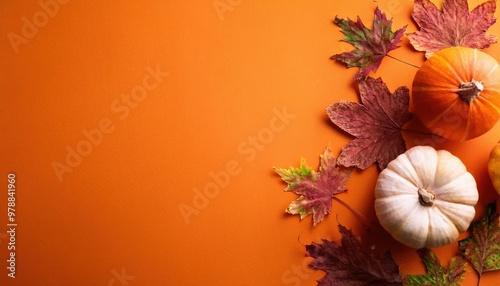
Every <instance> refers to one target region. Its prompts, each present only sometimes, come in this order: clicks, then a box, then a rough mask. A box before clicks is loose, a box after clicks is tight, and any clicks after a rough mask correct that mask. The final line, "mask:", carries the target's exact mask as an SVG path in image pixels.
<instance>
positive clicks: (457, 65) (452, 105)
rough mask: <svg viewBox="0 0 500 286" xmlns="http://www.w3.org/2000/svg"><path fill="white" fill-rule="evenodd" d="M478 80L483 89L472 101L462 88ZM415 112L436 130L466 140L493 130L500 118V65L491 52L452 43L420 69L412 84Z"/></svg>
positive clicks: (421, 119) (446, 136)
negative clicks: (460, 90) (460, 94)
mask: <svg viewBox="0 0 500 286" xmlns="http://www.w3.org/2000/svg"><path fill="white" fill-rule="evenodd" d="M473 80H474V81H477V82H480V83H481V84H482V86H483V87H484V89H483V91H481V92H480V93H479V95H478V96H477V97H476V98H474V99H473V100H472V101H471V102H470V103H467V102H466V101H464V100H463V99H462V98H461V97H460V96H459V95H458V91H459V89H460V86H461V84H462V83H466V82H471V81H473ZM412 102H413V107H414V108H413V112H414V113H415V116H417V117H418V119H419V120H420V121H421V122H422V123H423V124H424V125H425V126H426V127H427V128H428V129H429V130H431V131H432V132H433V133H435V134H438V135H440V136H442V137H444V138H446V139H449V140H456V141H463V140H468V139H472V138H475V137H477V136H480V135H482V134H484V133H485V132H487V131H488V130H490V129H491V128H492V127H493V126H494V125H495V123H496V122H497V121H498V119H499V118H500V68H499V66H498V63H497V61H496V60H495V59H494V58H493V57H491V56H490V55H488V54H486V53H484V52H481V51H478V50H476V49H471V48H464V47H452V48H446V49H443V50H441V51H439V52H437V53H435V54H434V55H433V56H432V57H430V58H429V59H428V60H426V61H425V62H424V64H423V65H422V66H421V67H420V68H419V70H418V71H417V73H416V75H415V78H414V80H413V86H412Z"/></svg>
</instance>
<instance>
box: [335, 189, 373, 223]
mask: <svg viewBox="0 0 500 286" xmlns="http://www.w3.org/2000/svg"><path fill="white" fill-rule="evenodd" d="M333 199H334V200H336V201H337V202H339V203H341V204H342V205H343V206H345V207H346V208H348V209H349V210H350V211H352V212H353V213H354V214H355V215H357V216H358V218H360V219H361V220H362V221H363V223H364V224H365V225H367V226H368V225H375V226H376V227H379V228H382V226H381V225H380V224H379V223H378V222H374V221H370V220H369V219H368V218H367V217H366V216H365V215H364V214H362V213H361V212H359V211H358V210H357V209H355V208H353V207H351V206H350V205H349V204H348V203H346V202H344V201H343V200H341V199H339V198H338V197H337V196H333Z"/></svg>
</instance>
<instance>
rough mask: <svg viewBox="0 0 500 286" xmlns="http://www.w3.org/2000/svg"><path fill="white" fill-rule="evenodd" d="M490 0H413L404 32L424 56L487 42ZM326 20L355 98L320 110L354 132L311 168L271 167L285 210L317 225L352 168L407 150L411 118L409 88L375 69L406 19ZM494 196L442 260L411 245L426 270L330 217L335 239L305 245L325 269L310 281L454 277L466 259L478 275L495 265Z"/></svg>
mask: <svg viewBox="0 0 500 286" xmlns="http://www.w3.org/2000/svg"><path fill="white" fill-rule="evenodd" d="M495 9H496V2H495V0H487V1H486V2H484V3H482V4H480V5H478V6H477V7H475V8H473V9H472V10H470V9H469V5H468V2H467V0H444V1H443V4H442V7H441V9H439V8H438V7H437V6H436V5H434V4H433V3H432V2H431V1H430V0H414V5H413V12H412V13H411V17H412V19H413V20H414V22H415V24H416V26H417V28H418V30H417V31H414V32H410V33H407V34H406V37H407V39H408V40H409V42H410V44H411V45H412V46H413V48H414V49H415V50H416V51H419V52H423V53H425V57H426V58H429V57H430V56H431V55H432V54H433V53H435V52H437V51H439V50H441V49H444V48H447V47H453V46H462V47H470V48H475V49H483V48H487V47H489V46H490V45H492V44H494V43H496V42H497V37H496V36H494V35H489V34H487V30H488V28H489V27H491V26H492V25H493V24H494V23H495V21H496V18H495V16H494V13H495ZM334 24H335V25H337V26H338V27H340V28H341V32H342V33H343V34H344V36H345V37H344V38H343V39H341V40H342V41H344V42H346V43H349V44H351V45H352V46H353V47H354V50H352V51H350V52H344V53H341V54H336V55H333V56H332V59H333V60H336V61H339V62H342V63H344V64H345V65H346V67H347V68H353V67H354V68H358V69H359V70H358V72H357V73H356V75H355V79H356V80H357V82H358V85H359V97H360V102H359V103H358V102H348V101H344V100H341V101H340V102H337V103H334V104H331V105H330V106H328V107H327V108H326V114H327V115H328V117H329V118H330V120H331V121H332V122H333V124H335V125H336V126H337V127H338V128H339V129H341V130H343V131H344V132H346V133H347V134H349V135H351V136H352V137H354V138H353V139H352V140H351V141H350V142H349V143H348V144H346V145H345V146H344V147H342V149H341V151H340V155H339V156H338V158H335V156H334V153H333V151H332V150H331V149H330V148H329V147H327V148H326V149H325V151H324V152H323V154H322V155H321V156H320V166H319V169H318V171H316V170H314V169H313V168H312V167H310V166H309V165H308V164H307V163H306V161H305V160H304V159H302V160H301V161H300V165H299V167H298V168H294V167H290V168H274V169H275V171H276V172H277V173H278V174H279V176H280V177H281V179H282V180H283V181H284V182H285V183H286V184H287V186H286V188H285V191H287V192H292V193H294V194H296V195H298V198H297V199H296V200H294V201H292V202H291V203H290V205H289V206H288V207H287V208H286V210H285V211H286V212H287V213H289V214H293V215H299V216H300V219H303V218H305V217H306V216H308V215H311V216H312V221H313V225H314V226H315V225H317V224H318V223H320V222H321V221H323V220H324V219H325V217H326V216H327V215H328V214H330V213H331V211H332V201H333V200H335V199H337V200H338V197H337V196H338V195H340V194H342V193H343V192H346V191H347V188H346V187H345V184H346V183H347V182H348V180H349V179H350V177H351V174H352V172H353V170H354V169H356V168H357V169H359V170H365V169H366V168H368V167H369V166H371V165H372V164H377V166H378V169H379V170H383V169H384V168H385V167H386V166H387V164H388V163H389V162H391V161H392V160H393V159H395V158H396V157H397V156H398V155H400V154H402V153H404V152H405V151H406V150H407V147H406V143H405V141H404V138H403V135H402V129H403V126H404V125H405V124H406V123H407V122H408V121H410V120H411V119H412V117H413V114H412V113H411V112H410V111H409V101H410V95H409V89H408V88H407V87H405V86H401V87H398V88H396V89H395V90H394V91H393V92H391V91H390V90H389V88H388V87H387V85H386V84H385V83H384V82H383V80H382V79H381V78H372V77H370V74H371V73H376V72H377V70H378V68H379V67H380V65H381V63H382V62H383V60H384V59H385V58H386V57H388V56H389V53H390V52H391V51H393V50H395V49H397V48H399V47H400V46H399V44H400V42H401V40H402V37H403V36H405V32H406V29H407V26H404V27H400V28H399V29H396V30H394V31H393V29H392V19H387V17H386V15H385V14H384V13H383V12H382V11H381V10H380V9H378V8H377V9H376V10H375V13H374V19H373V25H372V28H368V27H367V26H365V25H364V23H363V21H362V20H361V19H360V18H359V17H358V18H357V19H356V21H353V20H350V19H341V18H338V17H335V19H334ZM498 218H499V215H498V212H497V210H496V202H492V203H490V204H489V205H488V206H487V208H486V212H485V214H484V216H483V217H482V218H481V219H480V220H478V221H476V222H473V223H472V224H471V225H470V228H469V236H468V237H467V238H466V239H463V240H460V241H459V243H458V250H457V255H456V256H455V257H454V258H452V259H451V261H450V263H449V265H448V266H446V267H445V266H443V265H442V264H441V262H440V261H439V259H438V257H437V256H436V254H435V253H434V252H433V251H432V250H431V249H428V248H422V249H418V250H417V253H418V255H419V257H420V259H421V261H422V263H423V264H424V265H425V268H426V270H427V273H426V274H415V275H413V274H402V273H400V271H399V266H398V264H397V263H396V261H395V260H394V259H393V257H392V255H391V253H390V252H389V251H387V252H386V253H384V254H382V255H380V254H379V253H378V252H376V251H374V250H372V249H366V248H365V247H364V246H363V244H362V242H361V240H360V239H359V238H358V237H356V236H355V235H354V234H353V233H352V231H351V230H349V229H347V228H346V227H344V226H342V225H340V224H339V225H338V228H339V232H340V234H341V240H340V243H337V242H333V241H328V240H325V239H323V240H321V243H315V242H313V243H312V244H310V245H307V246H306V255H307V256H309V257H312V258H313V261H312V262H311V264H310V265H311V267H313V268H315V269H317V270H322V271H324V272H325V273H326V275H325V277H324V278H322V279H321V280H319V281H318V285H320V286H326V285H460V281H461V280H462V279H463V278H464V277H465V275H466V267H467V265H470V266H471V267H472V268H473V269H474V270H475V272H476V273H477V274H478V276H479V277H481V275H483V273H485V272H488V271H495V270H499V269H500V226H499V219H498Z"/></svg>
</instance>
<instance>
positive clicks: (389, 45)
mask: <svg viewBox="0 0 500 286" xmlns="http://www.w3.org/2000/svg"><path fill="white" fill-rule="evenodd" d="M334 23H335V24H336V25H337V26H339V27H340V28H342V33H343V34H344V35H345V38H343V39H342V41H344V42H347V43H349V44H351V45H353V46H354V48H355V49H354V50H353V51H351V52H345V53H342V54H337V55H334V56H332V59H334V60H338V61H341V62H344V63H345V64H347V67H348V68H350V67H359V71H358V73H357V74H356V76H355V78H356V79H360V78H363V77H365V76H367V75H368V74H369V73H370V71H373V72H376V71H377V69H378V68H379V66H380V64H381V63H382V60H383V59H384V57H385V56H386V55H387V53H389V51H391V50H394V49H397V48H399V46H398V43H399V42H400V41H401V37H402V36H403V34H404V32H405V30H406V26H404V27H402V28H400V29H399V30H397V31H395V32H393V31H392V28H391V26H392V20H387V18H386V16H385V14H384V13H383V12H382V11H380V10H379V9H378V8H377V9H376V10H375V18H374V19H373V29H372V30H370V29H368V28H367V27H366V26H365V25H364V24H363V22H362V21H361V19H360V18H359V17H358V18H357V21H356V22H354V21H352V20H350V19H347V20H344V19H340V18H338V17H335V20H334Z"/></svg>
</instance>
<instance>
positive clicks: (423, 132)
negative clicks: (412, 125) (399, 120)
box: [401, 128, 441, 137]
mask: <svg viewBox="0 0 500 286" xmlns="http://www.w3.org/2000/svg"><path fill="white" fill-rule="evenodd" d="M401 131H404V132H411V133H416V134H423V135H431V136H439V135H437V134H436V133H432V132H425V131H418V130H412V129H404V128H401ZM439 137H441V136H439Z"/></svg>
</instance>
